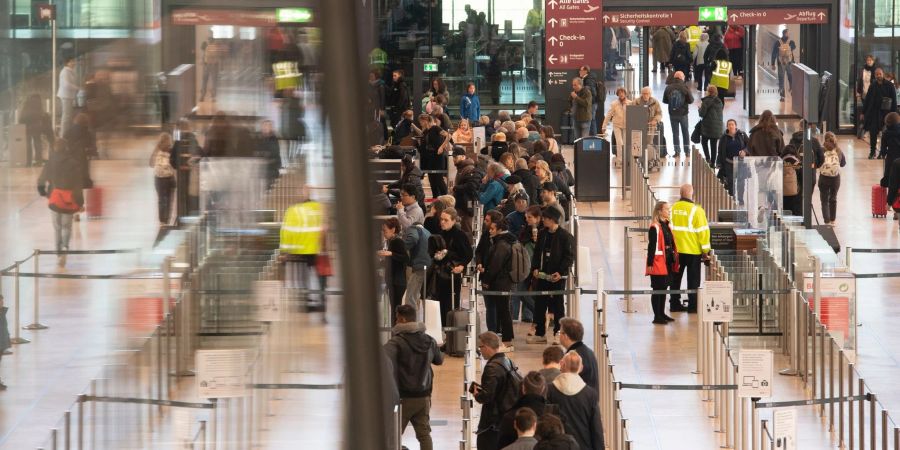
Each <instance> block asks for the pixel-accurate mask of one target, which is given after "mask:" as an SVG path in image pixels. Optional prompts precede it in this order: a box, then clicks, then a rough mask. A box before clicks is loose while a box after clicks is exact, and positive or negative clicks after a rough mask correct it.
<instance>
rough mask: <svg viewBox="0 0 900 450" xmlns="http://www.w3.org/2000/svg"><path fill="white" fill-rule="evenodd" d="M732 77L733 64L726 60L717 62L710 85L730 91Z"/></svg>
mask: <svg viewBox="0 0 900 450" xmlns="http://www.w3.org/2000/svg"><path fill="white" fill-rule="evenodd" d="M729 77H731V62H729V61H726V60H718V61H716V69H715V70H713V73H712V76H711V77H710V78H709V84H711V85H713V86H715V87H717V88H719V89H725V90H726V91H727V90H728V86H729V85H730V82H731V81H730V79H729Z"/></svg>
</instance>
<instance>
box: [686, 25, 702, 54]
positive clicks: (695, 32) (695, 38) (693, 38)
mask: <svg viewBox="0 0 900 450" xmlns="http://www.w3.org/2000/svg"><path fill="white" fill-rule="evenodd" d="M701 34H703V30H701V29H700V27H698V26H696V25H691V26H689V27H688V29H687V35H688V45H690V46H691V54H693V53H694V52H695V51H697V43H698V42H700V35H701Z"/></svg>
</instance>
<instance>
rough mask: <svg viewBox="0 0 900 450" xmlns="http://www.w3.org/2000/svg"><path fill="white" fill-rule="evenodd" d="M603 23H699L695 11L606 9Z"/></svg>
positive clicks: (661, 24)
mask: <svg viewBox="0 0 900 450" xmlns="http://www.w3.org/2000/svg"><path fill="white" fill-rule="evenodd" d="M602 19H603V25H604V26H610V27H622V26H641V27H644V26H646V27H653V26H666V25H693V24H696V23H697V13H695V12H694V11H688V10H684V11H615V12H613V11H609V12H607V11H604V12H603V17H602Z"/></svg>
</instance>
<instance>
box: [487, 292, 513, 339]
mask: <svg viewBox="0 0 900 450" xmlns="http://www.w3.org/2000/svg"><path fill="white" fill-rule="evenodd" d="M484 307H485V309H487V311H485V313H486V314H487V317H485V320H486V321H487V325H488V331H493V332H494V333H497V334H499V335H500V336H502V338H503V342H510V341H512V340H513V338H515V334H514V333H513V322H512V313H511V312H510V298H509V297H504V296H493V295H490V296H485V297H484Z"/></svg>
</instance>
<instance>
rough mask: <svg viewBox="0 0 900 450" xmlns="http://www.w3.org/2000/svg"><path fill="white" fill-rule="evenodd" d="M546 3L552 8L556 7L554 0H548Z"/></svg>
mask: <svg viewBox="0 0 900 450" xmlns="http://www.w3.org/2000/svg"><path fill="white" fill-rule="evenodd" d="M547 5H549V6H550V7H551V8H553V9H556V0H550V1H549V2H547Z"/></svg>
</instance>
